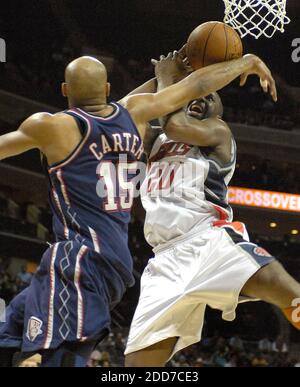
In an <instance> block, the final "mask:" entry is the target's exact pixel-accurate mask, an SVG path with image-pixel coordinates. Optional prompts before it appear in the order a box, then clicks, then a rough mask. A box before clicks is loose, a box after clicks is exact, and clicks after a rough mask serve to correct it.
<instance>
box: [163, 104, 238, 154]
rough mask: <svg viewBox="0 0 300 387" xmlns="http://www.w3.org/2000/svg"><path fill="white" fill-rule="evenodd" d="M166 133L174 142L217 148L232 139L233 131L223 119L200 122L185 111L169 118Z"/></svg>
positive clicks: (209, 119)
mask: <svg viewBox="0 0 300 387" xmlns="http://www.w3.org/2000/svg"><path fill="white" fill-rule="evenodd" d="M164 132H165V133H166V135H167V136H168V138H170V139H171V140H173V141H178V142H184V143H186V144H190V145H195V146H208V147H217V146H218V145H220V144H224V143H226V142H228V141H229V140H230V139H231V131H230V129H229V127H228V126H227V124H226V123H225V122H224V121H222V120H221V119H219V118H207V119H205V120H201V121H200V120H198V119H196V118H193V117H191V116H188V115H187V114H186V112H184V111H180V112H179V113H175V114H173V115H172V116H171V117H170V118H169V120H168V122H167V123H166V125H165V127H164Z"/></svg>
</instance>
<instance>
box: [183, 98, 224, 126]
mask: <svg viewBox="0 0 300 387" xmlns="http://www.w3.org/2000/svg"><path fill="white" fill-rule="evenodd" d="M187 114H189V115H190V116H192V117H194V118H197V119H199V120H204V119H205V118H213V117H215V118H217V117H218V118H222V116H223V104H222V101H221V98H220V96H219V94H218V93H211V94H209V95H208V96H206V97H202V98H199V99H196V100H194V101H191V102H190V103H189V105H188V107H187Z"/></svg>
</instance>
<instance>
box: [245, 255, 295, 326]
mask: <svg viewBox="0 0 300 387" xmlns="http://www.w3.org/2000/svg"><path fill="white" fill-rule="evenodd" d="M241 294H242V295H243V296H248V297H254V298H259V299H261V300H263V301H266V302H269V303H271V304H273V305H276V306H278V307H279V308H280V309H281V310H282V312H283V313H284V314H285V316H286V317H287V319H288V320H289V321H290V322H291V323H292V324H293V325H294V326H295V327H296V328H297V329H299V330H300V322H299V321H296V320H295V319H294V318H292V315H293V312H294V311H295V309H296V308H297V306H293V300H295V299H300V284H299V283H298V282H297V281H296V280H295V279H294V278H293V277H292V276H290V275H289V274H288V273H287V271H286V270H285V269H284V268H283V266H282V265H281V264H280V263H279V262H277V261H274V262H272V263H270V264H269V265H267V266H264V267H263V268H262V269H260V270H259V271H258V272H257V273H255V274H254V275H253V277H251V278H250V279H249V280H248V282H247V283H246V284H245V286H244V287H243V289H242V291H241ZM298 305H299V303H298Z"/></svg>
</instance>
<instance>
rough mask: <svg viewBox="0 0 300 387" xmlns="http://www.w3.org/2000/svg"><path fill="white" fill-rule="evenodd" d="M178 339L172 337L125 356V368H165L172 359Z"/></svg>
mask: <svg viewBox="0 0 300 387" xmlns="http://www.w3.org/2000/svg"><path fill="white" fill-rule="evenodd" d="M177 340H178V338H177V337H170V338H168V339H166V340H163V341H160V342H159V343H156V344H154V345H151V346H150V347H147V348H143V349H141V350H140V351H136V352H132V353H129V354H127V355H126V356H125V367H164V366H165V364H166V363H167V361H168V360H169V359H170V357H171V355H172V353H173V350H174V347H175V344H176V342H177Z"/></svg>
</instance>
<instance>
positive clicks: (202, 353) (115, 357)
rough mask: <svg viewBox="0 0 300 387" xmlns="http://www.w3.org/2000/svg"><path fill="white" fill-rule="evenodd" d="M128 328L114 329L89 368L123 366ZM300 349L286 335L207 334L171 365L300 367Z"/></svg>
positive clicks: (100, 346) (93, 354)
mask: <svg viewBox="0 0 300 387" xmlns="http://www.w3.org/2000/svg"><path fill="white" fill-rule="evenodd" d="M127 334H128V331H127V330H126V329H120V328H114V329H113V330H112V332H111V333H110V334H109V336H108V337H107V338H106V339H105V340H104V341H103V342H102V343H101V344H99V345H98V347H97V348H96V349H95V350H94V352H93V353H92V354H91V357H90V360H89V363H88V367H123V366H124V355H123V353H124V350H125V346H126V341H127ZM298 350H299V348H297V349H295V350H293V351H290V349H289V347H288V344H287V343H286V342H285V341H284V339H283V337H281V336H278V337H277V338H275V340H274V341H272V340H270V339H269V338H268V337H264V338H262V339H261V340H258V341H248V340H244V339H242V338H241V337H240V336H239V335H234V336H231V337H228V338H224V337H223V336H220V335H214V336H210V337H208V336H207V337H203V338H202V340H201V342H199V343H197V344H194V345H192V346H190V347H188V348H185V349H184V350H183V351H180V352H179V353H177V354H176V355H175V356H174V358H173V359H172V360H171V361H170V362H169V363H168V364H167V366H168V367H300V352H298Z"/></svg>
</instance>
